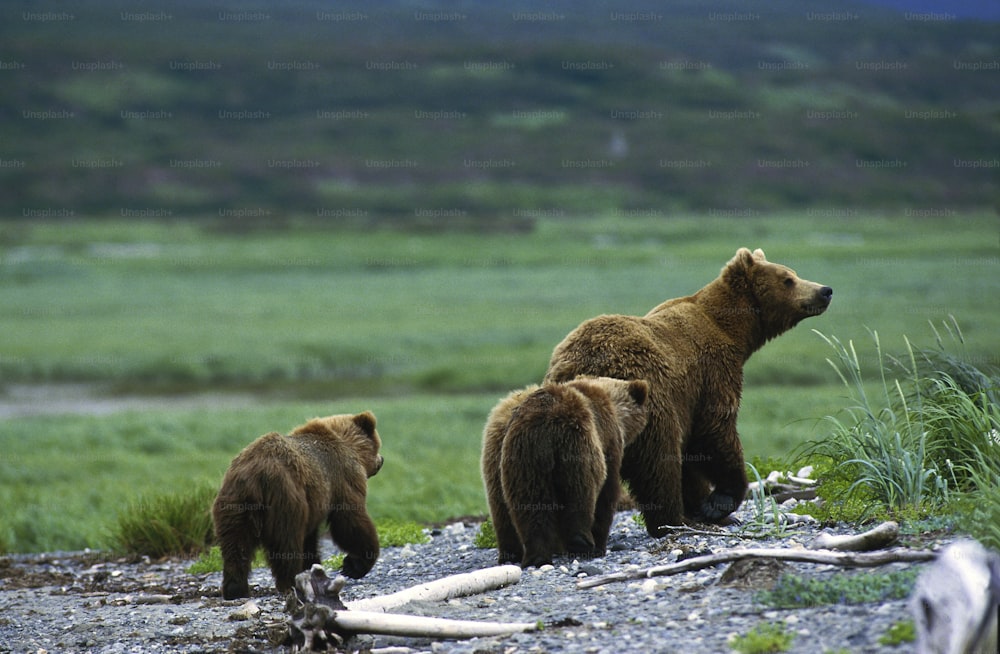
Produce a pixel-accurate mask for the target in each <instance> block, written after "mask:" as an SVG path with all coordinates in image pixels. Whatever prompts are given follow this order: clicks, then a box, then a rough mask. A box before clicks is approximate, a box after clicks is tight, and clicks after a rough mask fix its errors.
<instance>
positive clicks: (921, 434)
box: [813, 330, 948, 509]
mask: <svg viewBox="0 0 1000 654" xmlns="http://www.w3.org/2000/svg"><path fill="white" fill-rule="evenodd" d="M813 331H814V332H815V333H816V334H818V335H819V336H820V338H822V339H823V340H824V341H825V342H826V343H827V344H828V345H829V346H830V347H832V348H833V350H834V352H835V353H836V356H837V361H833V360H830V359H827V361H828V362H829V363H830V365H831V366H832V367H833V369H834V370H835V371H836V372H837V375H838V376H839V377H840V380H841V382H842V383H843V384H844V386H845V387H846V388H847V389H848V391H849V392H850V393H852V398H851V399H852V400H853V402H854V404H852V405H850V406H848V407H847V408H846V409H845V412H846V413H847V415H848V417H849V420H847V421H841V420H840V419H838V418H837V417H835V416H829V417H828V418H827V419H828V420H829V421H830V423H831V424H832V425H833V431H832V434H831V436H830V438H828V439H827V440H825V441H823V442H822V443H821V444H820V445H819V446H818V447H817V448H816V449H815V450H814V451H813V453H814V454H819V455H824V456H827V457H829V458H831V459H832V460H834V461H837V462H839V465H841V466H844V467H846V468H848V470H849V471H848V474H849V475H850V476H852V477H854V479H855V481H854V483H853V484H852V485H851V487H849V488H848V490H847V494H848V496H849V495H850V494H851V493H852V492H853V491H854V490H855V489H857V488H859V487H865V488H867V489H868V490H869V491H871V492H872V493H873V494H874V496H875V498H876V499H877V500H878V501H880V502H882V503H883V504H885V505H886V506H888V507H890V508H897V509H900V508H904V507H918V506H920V505H921V504H923V503H925V502H932V501H939V500H941V499H943V498H946V496H947V490H948V486H947V482H946V481H945V479H944V477H942V476H941V475H940V474H939V472H938V470H937V469H936V468H935V467H934V466H933V465H931V463H930V460H929V457H928V453H927V445H928V432H927V429H926V427H925V425H924V423H923V421H922V419H921V415H920V413H919V403H920V401H921V397H920V395H919V394H918V395H917V397H916V400H917V404H918V406H917V407H916V409H917V410H911V408H910V406H909V404H908V401H907V393H906V392H904V390H903V387H902V385H901V383H900V381H899V380H896V379H894V380H892V381H891V382H890V381H889V380H888V379H887V378H886V371H887V367H888V364H887V362H886V358H885V355H884V353H883V351H882V346H881V342H880V340H879V336H878V332H876V331H873V330H869V334H870V335H871V337H872V340H873V341H874V344H875V354H876V357H877V358H876V361H877V364H878V372H879V378H880V381H881V389H880V390H881V397H880V398H879V399H878V400H876V399H875V398H872V397H869V393H868V390H867V388H866V384H865V380H864V376H863V374H862V370H861V362H860V359H859V357H858V354H857V351H856V350H855V348H854V342H853V341H848V344H847V345H846V346H845V345H844V344H843V343H841V341H840V340H839V339H838V338H837V337H836V336H826V335H825V334H823V333H822V332H820V331H818V330H813ZM903 338H904V340H905V342H906V347H907V353H908V355H909V359H910V361H911V362H913V365H912V366H911V370H912V371H913V374H916V372H915V371H916V364H915V361H914V354H913V347H912V346H911V345H910V341H909V339H907V338H906V337H905V336H904V337H903ZM911 381H912V382H913V385H914V387H915V388H916V387H919V382H920V380H919V378H912V379H911Z"/></svg>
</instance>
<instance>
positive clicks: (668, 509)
mask: <svg viewBox="0 0 1000 654" xmlns="http://www.w3.org/2000/svg"><path fill="white" fill-rule="evenodd" d="M646 430H647V433H650V434H656V437H657V438H660V439H662V440H665V441H671V442H673V443H674V446H673V447H670V448H664V447H659V446H656V445H655V444H652V443H650V442H649V441H650V440H652V438H650V437H647V439H646V442H640V441H638V440H637V441H636V442H634V443H633V444H632V445H631V446H629V447H628V448H626V450H625V457H624V459H623V461H622V475H621V476H622V477H623V478H624V479H625V480H626V481H627V482H628V485H629V490H630V491H631V493H632V497H634V498H635V500H636V504H637V507H638V509H639V511H641V512H642V517H643V519H644V520H645V522H646V532H647V533H648V534H649V535H650V536H652V537H653V538H662V537H663V536H666V535H667V529H666V526H668V525H682V524H684V505H683V499H682V497H683V494H682V491H681V449H680V437H679V436H669V435H660V434H659V433H658V430H657V429H656V428H655V427H654V426H653V425H652V423H650V425H649V426H647V427H646ZM640 438H642V436H641V435H640Z"/></svg>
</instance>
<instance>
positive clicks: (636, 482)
mask: <svg viewBox="0 0 1000 654" xmlns="http://www.w3.org/2000/svg"><path fill="white" fill-rule="evenodd" d="M832 295H833V289H831V288H830V287H829V286H821V285H820V284H816V283H814V282H810V281H806V280H804V279H800V278H799V277H798V276H797V275H796V274H795V271H793V270H791V269H789V268H787V267H785V266H782V265H778V264H775V263H770V262H768V261H767V260H766V259H765V257H764V253H763V252H762V251H761V250H757V251H755V252H750V250H748V249H746V248H740V249H739V250H738V251H737V252H736V256H734V257H733V258H732V260H731V261H729V263H727V264H726V266H725V267H724V268H723V269H722V272H721V273H720V275H719V277H718V278H717V279H716V280H715V281H713V282H711V283H710V284H708V285H707V286H705V287H704V288H702V289H701V290H700V291H698V292H697V293H695V294H694V295H691V296H688V297H682V298H677V299H673V300H667V301H666V302H664V303H662V304H660V305H659V306H657V307H656V308H654V309H653V310H652V311H650V312H649V313H647V314H646V315H645V316H642V317H639V316H623V315H604V316H599V317H597V318H593V319H591V320H588V321H586V322H584V323H583V324H581V325H580V326H579V327H577V328H576V329H575V330H573V331H572V332H571V333H570V334H569V335H568V336H566V338H565V339H563V341H562V342H561V343H560V344H559V345H557V346H556V348H555V350H554V351H553V353H552V359H551V361H550V362H549V370H548V373H547V374H546V376H545V380H546V381H548V382H560V381H565V380H568V379H572V378H574V377H576V376H577V375H605V376H608V377H619V378H623V379H645V380H646V381H648V382H649V385H650V399H649V405H650V406H649V422H648V423H647V425H646V427H645V429H644V430H643V431H642V433H641V434H639V435H638V437H636V439H635V441H634V442H633V443H632V444H631V445H630V446H628V447H627V448H626V450H625V456H624V458H623V460H622V471H621V474H622V478H623V479H625V480H626V482H627V483H628V485H629V489H630V491H631V494H632V495H633V497H634V498H635V500H636V502H637V505H638V508H639V509H640V510H641V511H642V514H643V517H644V518H645V522H646V529H647V530H648V531H649V533H650V535H652V536H663V535H665V533H666V529H665V527H666V526H667V525H678V524H681V523H682V522H683V518H684V517H685V515H687V516H688V517H690V518H692V519H695V520H698V521H706V522H721V521H723V520H724V519H725V518H726V516H728V515H729V514H730V513H731V512H733V511H734V510H736V508H737V507H739V505H740V503H741V502H742V501H743V498H744V496H745V494H746V488H747V479H746V470H745V468H744V462H743V447H742V445H741V444H740V439H739V435H738V434H737V432H736V415H737V411H738V410H739V406H740V395H741V391H742V386H743V364H744V363H746V361H747V359H748V358H750V355H751V354H753V353H754V352H755V351H756V350H758V349H759V348H760V347H761V346H763V345H764V343H766V342H767V341H768V340H770V339H772V338H774V337H775V336H777V335H779V334H781V333H783V332H785V331H787V330H789V329H791V328H792V327H794V326H795V325H796V324H797V323H798V322H799V321H801V320H802V319H804V318H808V317H810V316H816V315H819V314H821V313H823V312H824V311H825V310H826V308H827V307H828V306H829V304H830V300H831V298H832Z"/></svg>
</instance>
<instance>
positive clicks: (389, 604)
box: [345, 565, 521, 612]
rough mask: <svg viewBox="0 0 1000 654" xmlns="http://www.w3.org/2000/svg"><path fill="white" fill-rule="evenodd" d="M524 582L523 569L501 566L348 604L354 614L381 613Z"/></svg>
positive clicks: (514, 566)
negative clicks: (417, 602) (418, 603)
mask: <svg viewBox="0 0 1000 654" xmlns="http://www.w3.org/2000/svg"><path fill="white" fill-rule="evenodd" d="M520 580H521V568H520V566H516V565H498V566H494V567H492V568H485V569H483V570H476V571H474V572H465V573H462V574H457V575H451V576H449V577H445V578H443V579H438V580H436V581H431V582H428V583H426V584H421V585H419V586H413V587H412V588H406V589H404V590H401V591H399V592H397V593H392V594H391V595H382V596H379V597H369V598H367V599H362V600H355V601H353V602H346V603H345V605H346V606H347V608H348V609H350V610H351V611H381V612H385V611H388V610H389V609H393V608H396V607H397V606H402V605H404V604H407V603H409V602H414V601H418V600H423V601H437V602H440V601H445V600H449V599H451V598H453V597H463V596H465V595H476V594H479V593H484V592H486V591H488V590H494V589H496V588H503V587H504V586H510V585H511V584H516V583H517V582H518V581H520Z"/></svg>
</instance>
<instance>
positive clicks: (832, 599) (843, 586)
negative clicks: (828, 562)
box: [755, 568, 919, 609]
mask: <svg viewBox="0 0 1000 654" xmlns="http://www.w3.org/2000/svg"><path fill="white" fill-rule="evenodd" d="M918 573H919V570H918V569H917V568H911V569H907V570H893V571H891V572H884V573H863V574H854V575H842V574H838V575H835V576H831V577H824V578H819V577H801V576H799V575H794V574H784V575H782V576H781V578H780V579H778V583H777V584H776V585H775V587H774V588H773V589H772V590H766V591H761V592H759V593H757V595H756V596H755V599H756V601H757V602H759V603H761V604H764V605H766V606H770V607H773V608H778V609H800V608H805V607H809V606H823V605H827V604H868V603H871V602H884V601H886V600H890V599H903V598H905V597H907V596H909V594H910V592H911V591H912V590H913V585H914V583H916V580H917V574H918Z"/></svg>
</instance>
